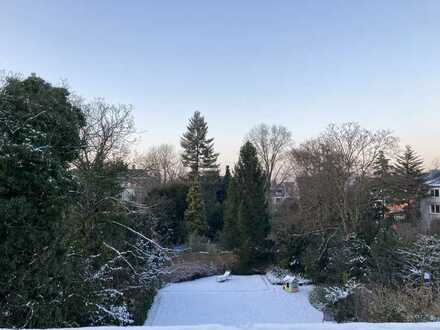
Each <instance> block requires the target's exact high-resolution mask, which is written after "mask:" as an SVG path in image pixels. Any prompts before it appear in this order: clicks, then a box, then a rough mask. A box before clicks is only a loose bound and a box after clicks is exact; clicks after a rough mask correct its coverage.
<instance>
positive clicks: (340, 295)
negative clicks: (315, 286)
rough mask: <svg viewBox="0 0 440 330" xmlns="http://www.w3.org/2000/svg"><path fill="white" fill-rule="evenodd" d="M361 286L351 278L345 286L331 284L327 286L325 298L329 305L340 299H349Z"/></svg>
mask: <svg viewBox="0 0 440 330" xmlns="http://www.w3.org/2000/svg"><path fill="white" fill-rule="evenodd" d="M359 287H360V284H359V283H358V282H356V281H354V280H349V281H348V282H347V283H345V284H344V285H343V286H330V287H327V288H325V299H326V301H327V305H333V304H336V303H337V302H338V301H341V300H344V299H347V297H349V296H350V295H352V294H353V293H354V291H355V290H356V289H357V288H359Z"/></svg>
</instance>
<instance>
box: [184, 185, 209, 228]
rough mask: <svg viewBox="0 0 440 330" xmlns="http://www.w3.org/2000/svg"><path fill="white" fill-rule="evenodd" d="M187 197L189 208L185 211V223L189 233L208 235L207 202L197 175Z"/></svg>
mask: <svg viewBox="0 0 440 330" xmlns="http://www.w3.org/2000/svg"><path fill="white" fill-rule="evenodd" d="M186 199H187V204H188V208H187V209H186V211H185V223H186V228H187V231H188V233H189V234H195V235H198V236H204V235H206V232H207V230H208V228H207V222H206V211H205V204H204V202H203V198H202V194H201V188H200V182H199V179H198V178H197V177H195V178H194V179H193V182H192V184H191V187H190V188H189V191H188V195H187V197H186Z"/></svg>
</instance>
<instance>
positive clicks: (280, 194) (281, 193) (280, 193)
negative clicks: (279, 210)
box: [270, 182, 295, 206]
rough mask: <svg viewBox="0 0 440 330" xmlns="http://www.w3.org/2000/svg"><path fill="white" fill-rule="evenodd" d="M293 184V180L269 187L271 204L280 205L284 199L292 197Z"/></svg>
mask: <svg viewBox="0 0 440 330" xmlns="http://www.w3.org/2000/svg"><path fill="white" fill-rule="evenodd" d="M294 192H295V184H294V183H293V182H283V183H280V184H276V185H273V186H272V187H271V188H270V200H271V203H272V205H275V206H276V205H280V204H282V203H283V202H284V201H286V200H289V199H292V198H293V197H294Z"/></svg>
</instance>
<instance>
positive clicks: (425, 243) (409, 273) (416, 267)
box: [398, 235, 440, 288]
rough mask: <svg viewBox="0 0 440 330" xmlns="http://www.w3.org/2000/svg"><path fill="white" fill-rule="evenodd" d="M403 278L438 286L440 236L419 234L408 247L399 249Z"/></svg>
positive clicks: (439, 283)
mask: <svg viewBox="0 0 440 330" xmlns="http://www.w3.org/2000/svg"><path fill="white" fill-rule="evenodd" d="M398 252H399V255H400V257H401V258H402V262H403V268H402V270H401V276H402V278H403V280H405V281H408V282H411V283H415V284H419V285H421V284H422V285H423V284H425V282H426V283H429V284H430V285H434V286H435V287H437V288H438V287H440V238H437V237H434V236H424V235H421V236H419V238H418V239H417V241H415V242H414V244H412V246H410V247H409V248H406V249H400V250H399V251H398Z"/></svg>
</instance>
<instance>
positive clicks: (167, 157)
mask: <svg viewBox="0 0 440 330" xmlns="http://www.w3.org/2000/svg"><path fill="white" fill-rule="evenodd" d="M135 162H136V163H137V164H139V165H140V166H141V167H142V168H143V169H145V171H146V172H147V173H148V174H149V175H151V176H155V177H157V178H159V179H160V182H161V183H168V182H171V181H174V180H176V179H177V178H179V177H180V176H182V175H183V173H184V167H183V165H182V163H181V161H180V159H179V156H178V154H177V152H176V149H175V148H174V146H173V145H170V144H160V145H158V146H153V147H151V148H150V149H149V150H148V152H147V153H146V154H143V155H142V154H141V155H139V156H137V157H136V159H135Z"/></svg>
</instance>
